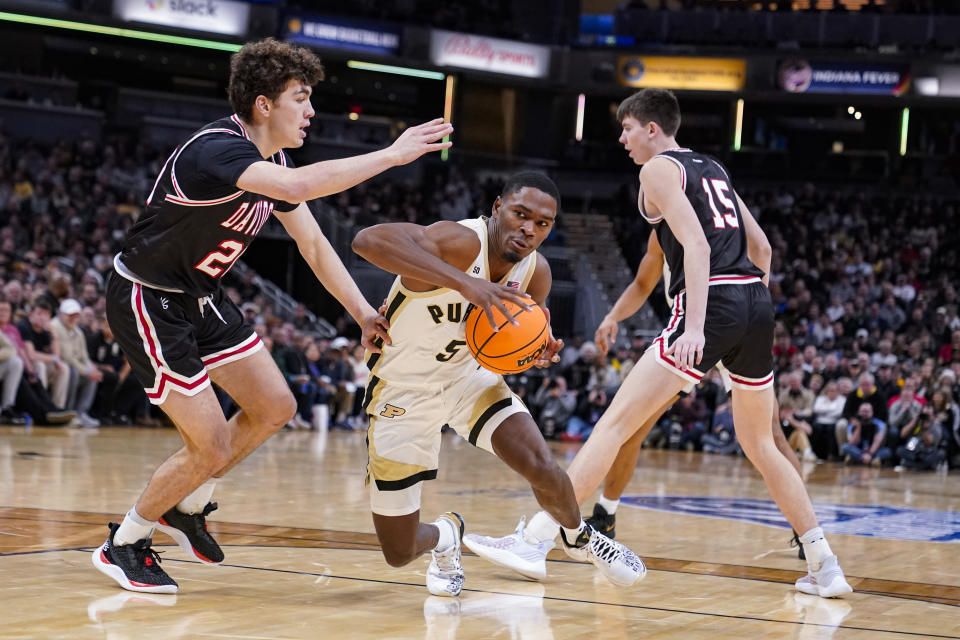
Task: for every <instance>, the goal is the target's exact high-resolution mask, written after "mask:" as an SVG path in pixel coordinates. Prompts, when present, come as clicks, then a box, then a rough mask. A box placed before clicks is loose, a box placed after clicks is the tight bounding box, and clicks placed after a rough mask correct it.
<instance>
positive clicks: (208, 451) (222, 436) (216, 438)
mask: <svg viewBox="0 0 960 640" xmlns="http://www.w3.org/2000/svg"><path fill="white" fill-rule="evenodd" d="M191 441H192V443H193V445H194V446H193V447H192V449H193V451H191V453H192V454H193V456H194V457H195V459H196V460H198V461H199V463H200V465H201V466H203V467H204V468H205V469H206V470H207V471H209V472H210V474H211V475H212V474H214V473H216V472H217V471H219V470H220V469H222V468H223V467H224V466H225V465H226V464H227V463H228V462H230V458H231V457H232V451H231V447H230V435H229V433H227V431H226V430H223V431H222V432H221V431H217V432H214V433H209V434H206V435H204V436H200V437H193V438H191Z"/></svg>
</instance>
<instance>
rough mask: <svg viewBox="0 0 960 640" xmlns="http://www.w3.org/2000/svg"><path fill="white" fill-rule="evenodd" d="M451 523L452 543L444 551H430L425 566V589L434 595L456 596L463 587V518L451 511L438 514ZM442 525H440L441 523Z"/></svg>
mask: <svg viewBox="0 0 960 640" xmlns="http://www.w3.org/2000/svg"><path fill="white" fill-rule="evenodd" d="M440 518H447V519H448V520H449V521H450V523H451V524H452V525H453V529H454V536H453V537H454V540H453V544H452V545H450V548H449V549H447V550H446V551H443V552H440V551H432V552H431V554H432V555H433V559H432V560H430V566H429V567H427V590H428V591H429V592H430V593H432V594H433V595H435V596H448V597H452V596H458V595H460V589H462V588H463V565H461V564H460V552H461V546H460V541H461V540H462V539H463V528H464V527H463V518H461V517H460V515H459V514H457V513H454V512H453V511H448V512H446V513H444V514H443V515H441V516H440ZM441 526H442V525H441Z"/></svg>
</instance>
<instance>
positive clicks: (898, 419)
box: [887, 378, 926, 451]
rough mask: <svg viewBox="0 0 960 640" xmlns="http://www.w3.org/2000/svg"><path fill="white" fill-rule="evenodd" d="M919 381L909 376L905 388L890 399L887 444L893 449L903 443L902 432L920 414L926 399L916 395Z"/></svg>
mask: <svg viewBox="0 0 960 640" xmlns="http://www.w3.org/2000/svg"><path fill="white" fill-rule="evenodd" d="M916 391H917V383H916V381H915V380H914V379H913V378H907V379H906V380H904V381H903V388H902V389H901V390H900V394H899V395H897V396H895V397H893V398H891V399H890V411H889V421H888V426H889V427H890V433H889V434H888V436H887V446H888V447H889V448H890V450H891V451H896V450H897V448H898V447H899V446H900V445H901V444H903V442H902V441H901V437H900V432H901V431H902V430H903V428H904V427H906V426H907V425H908V424H910V423H912V422H913V421H914V420H916V417H917V416H918V415H920V410H921V409H923V405H924V404H925V403H926V401H925V400H924V399H923V398H919V397H918V396H917V395H916Z"/></svg>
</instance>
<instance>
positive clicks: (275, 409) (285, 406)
mask: <svg viewBox="0 0 960 640" xmlns="http://www.w3.org/2000/svg"><path fill="white" fill-rule="evenodd" d="M264 411H265V412H266V415H264V416H261V418H262V421H263V422H266V423H268V424H271V425H275V426H277V427H282V426H283V425H285V424H287V423H288V422H290V421H291V420H293V416H295V415H296V413H297V399H296V398H294V397H293V394H292V393H290V390H289V389H284V391H283V393H278V394H277V397H276V398H271V399H270V402H269V403H268V404H267V406H266V407H264Z"/></svg>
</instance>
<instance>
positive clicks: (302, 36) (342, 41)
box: [283, 12, 400, 55]
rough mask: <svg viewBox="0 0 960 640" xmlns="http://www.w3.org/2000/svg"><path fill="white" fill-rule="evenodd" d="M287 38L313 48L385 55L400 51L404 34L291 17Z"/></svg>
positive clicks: (373, 25)
mask: <svg viewBox="0 0 960 640" xmlns="http://www.w3.org/2000/svg"><path fill="white" fill-rule="evenodd" d="M283 37H284V38H285V39H286V40H289V41H291V42H297V43H299V44H304V45H307V46H311V47H326V48H328V49H346V50H348V51H362V52H365V53H377V54H382V55H395V54H397V53H398V52H399V50H400V32H399V31H398V30H396V29H392V28H389V27H386V26H383V25H380V24H378V23H375V22H367V21H364V20H348V19H345V18H328V17H323V16H314V15H309V14H305V13H292V12H291V13H287V19H286V24H285V26H284V34H283Z"/></svg>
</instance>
